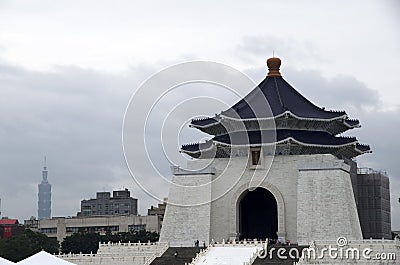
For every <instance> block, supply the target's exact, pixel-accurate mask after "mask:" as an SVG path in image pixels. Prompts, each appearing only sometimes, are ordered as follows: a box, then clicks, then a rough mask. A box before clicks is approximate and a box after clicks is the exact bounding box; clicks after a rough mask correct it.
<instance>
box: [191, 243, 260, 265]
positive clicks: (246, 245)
mask: <svg viewBox="0 0 400 265" xmlns="http://www.w3.org/2000/svg"><path fill="white" fill-rule="evenodd" d="M266 243H267V242H266V241H261V240H260V241H258V240H242V241H236V240H232V241H227V242H225V240H224V239H223V240H222V241H221V242H214V240H212V241H211V243H210V245H209V246H208V247H207V248H206V249H202V250H200V253H197V254H196V257H194V258H193V259H192V261H191V262H190V263H185V265H195V264H196V262H197V261H198V260H200V259H201V258H202V257H204V256H205V255H206V254H207V252H208V251H209V250H210V248H212V247H262V246H264V245H265V244H266ZM257 257H258V252H257V251H256V252H254V253H253V254H252V256H251V257H250V259H249V261H247V262H244V263H243V265H251V264H253V262H254V261H255V260H256V259H257Z"/></svg>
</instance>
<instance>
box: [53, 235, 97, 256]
mask: <svg viewBox="0 0 400 265" xmlns="http://www.w3.org/2000/svg"><path fill="white" fill-rule="evenodd" d="M100 241H101V236H100V235H99V234H97V233H75V234H72V235H71V236H68V237H66V238H65V239H64V241H63V242H62V243H61V252H62V253H74V254H78V253H86V254H88V253H97V250H98V249H99V242H100Z"/></svg>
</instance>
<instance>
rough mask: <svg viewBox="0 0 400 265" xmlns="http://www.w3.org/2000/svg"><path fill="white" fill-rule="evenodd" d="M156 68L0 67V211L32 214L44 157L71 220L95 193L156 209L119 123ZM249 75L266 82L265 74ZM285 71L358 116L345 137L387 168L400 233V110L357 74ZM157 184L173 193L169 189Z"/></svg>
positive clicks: (304, 89) (325, 101) (300, 85)
mask: <svg viewBox="0 0 400 265" xmlns="http://www.w3.org/2000/svg"><path fill="white" fill-rule="evenodd" d="M154 70H155V68H154V67H152V66H148V65H140V66H135V67H132V68H131V69H130V70H129V71H128V72H126V73H125V74H121V75H110V74H105V73H99V72H96V71H92V70H88V69H81V68H77V67H60V66H58V67H55V68H54V70H53V71H52V72H33V71H28V70H25V69H22V68H19V67H15V66H10V65H7V64H5V63H3V64H0V84H1V87H2V89H1V90H0V124H1V127H0V148H1V152H0V167H1V168H2V171H1V172H0V195H1V198H2V204H3V205H2V206H3V207H2V208H3V209H2V211H3V212H4V214H5V215H9V216H11V217H18V218H20V219H23V218H28V217H29V216H30V215H36V209H37V184H38V183H39V182H40V180H41V166H42V159H43V155H47V156H48V166H49V171H50V172H49V179H50V182H51V183H52V184H53V196H54V197H53V215H65V216H68V215H74V214H76V211H78V210H79V201H80V200H81V199H83V198H89V197H93V196H95V192H96V191H99V190H103V189H105V190H111V189H114V188H118V187H122V186H125V187H128V188H130V189H131V190H133V194H134V196H136V197H139V204H140V210H141V212H142V213H145V209H146V208H147V207H149V206H150V204H152V203H156V202H155V201H154V200H153V199H152V198H151V197H150V196H148V195H146V194H145V193H144V192H143V191H141V190H140V188H139V187H138V186H137V185H136V184H135V183H134V181H133V180H132V178H131V177H130V176H129V173H128V170H127V168H126V166H125V161H124V157H123V154H122V145H121V129H122V118H123V114H124V111H125V108H126V105H127V103H128V101H129V98H130V96H131V94H132V92H133V91H134V90H135V88H136V87H138V86H139V84H140V83H141V82H143V80H145V79H146V78H147V77H149V76H150V75H151V74H153V73H154V72H155V71H154ZM246 72H247V73H248V74H249V75H250V76H251V77H252V78H253V79H254V80H257V81H261V79H262V78H264V76H265V74H266V69H262V68H257V69H250V70H248V71H246ZM282 73H283V74H284V76H285V78H286V80H287V81H289V82H290V83H291V84H292V85H293V86H294V87H295V88H296V89H298V90H299V92H301V93H302V94H304V95H305V96H306V97H307V98H309V99H310V100H311V101H313V102H314V103H316V104H317V105H319V106H325V107H327V108H330V109H345V110H346V111H347V112H348V113H349V115H350V116H351V117H352V118H358V119H360V120H361V122H362V124H363V128H362V129H357V130H352V131H350V132H349V133H348V134H350V135H355V136H357V137H358V138H359V140H360V141H361V142H363V143H368V144H370V145H371V147H372V149H373V150H374V153H373V154H371V155H365V156H363V157H361V158H359V159H358V161H359V164H360V166H366V167H373V168H375V169H386V170H387V171H388V173H389V176H390V177H391V187H392V217H393V228H394V229H398V228H399V227H400V220H399V216H400V212H399V205H398V203H397V202H396V197H399V196H400V194H399V190H400V178H399V176H400V169H399V168H398V167H397V164H398V161H397V160H398V159H397V150H398V149H399V148H400V144H399V141H398V139H397V135H396V132H397V128H399V127H400V124H399V120H398V119H397V117H398V116H399V115H400V110H399V109H397V110H394V111H391V112H383V111H381V110H380V109H381V108H382V102H381V101H380V100H379V93H378V92H377V91H376V90H374V89H372V88H369V87H367V86H366V85H365V84H364V83H362V82H361V81H358V80H357V79H356V78H354V77H352V76H337V77H333V78H331V79H327V78H325V77H323V76H322V74H321V73H319V72H318V71H311V70H301V71H300V70H296V69H294V68H285V67H283V69H282ZM195 90H196V91H197V90H198V87H197V88H195ZM191 91H193V90H191ZM210 91H211V92H212V91H213V90H212V89H211V90H210ZM199 94H201V93H199ZM217 94H218V96H216V97H217V98H218V97H219V96H221V95H222V96H223V93H222V91H217ZM177 96H179V97H181V98H184V97H185V96H187V97H190V96H193V95H192V94H191V92H190V93H189V92H185V93H183V94H179V95H175V96H174V97H173V98H174V100H168V99H167V100H166V101H165V102H163V104H162V105H161V107H162V108H167V107H168V104H172V105H173V104H176V97H177ZM164 105H165V106H164ZM196 108H197V107H196ZM197 109H199V108H197ZM221 110H222V109H221ZM158 111H162V110H158ZM199 112H200V113H198V114H199V115H202V114H206V115H212V114H213V113H214V112H219V111H214V110H212V111H211V112H210V109H208V108H207V109H205V110H204V112H201V111H199ZM174 122H175V121H174ZM157 126H159V125H157ZM157 126H155V127H152V128H158V127H157ZM150 129H151V128H150ZM194 135H195V134H194ZM149 137H159V135H157V133H154V135H151V134H150V135H149ZM189 138H190V137H189ZM189 138H185V139H189ZM157 143H158V141H154V142H153V143H151V145H150V148H154V149H155V150H157V148H158V147H157V146H156V145H157ZM152 146H153V147H152ZM155 162H156V163H160V164H161V165H162V167H164V168H168V164H166V163H165V158H164V157H163V155H160V156H159V157H156V161H155ZM154 183H157V180H155V182H154ZM160 188H161V189H163V190H164V194H165V195H167V192H168V187H160Z"/></svg>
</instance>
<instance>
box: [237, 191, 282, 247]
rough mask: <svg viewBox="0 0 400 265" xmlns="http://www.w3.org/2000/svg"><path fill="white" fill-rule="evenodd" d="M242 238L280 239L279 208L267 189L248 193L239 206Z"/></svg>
mask: <svg viewBox="0 0 400 265" xmlns="http://www.w3.org/2000/svg"><path fill="white" fill-rule="evenodd" d="M239 232H240V238H241V239H243V238H248V239H254V238H257V239H262V240H265V239H266V238H275V239H276V238H278V236H277V234H276V233H277V232H278V207H277V203H276V200H275V197H274V195H272V193H271V192H270V191H268V190H266V189H263V188H256V189H255V190H253V191H249V192H247V194H245V195H244V197H243V198H242V200H241V201H240V204H239Z"/></svg>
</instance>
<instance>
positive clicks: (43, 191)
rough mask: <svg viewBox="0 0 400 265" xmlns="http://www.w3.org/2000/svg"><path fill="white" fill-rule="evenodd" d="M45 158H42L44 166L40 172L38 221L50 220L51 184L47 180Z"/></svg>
mask: <svg viewBox="0 0 400 265" xmlns="http://www.w3.org/2000/svg"><path fill="white" fill-rule="evenodd" d="M47 173H48V171H47V167H46V157H45V158H44V166H43V171H42V183H40V184H39V185H38V187H39V194H38V197H39V200H38V219H39V220H41V219H46V218H51V184H50V183H49V181H48V180H47Z"/></svg>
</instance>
